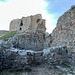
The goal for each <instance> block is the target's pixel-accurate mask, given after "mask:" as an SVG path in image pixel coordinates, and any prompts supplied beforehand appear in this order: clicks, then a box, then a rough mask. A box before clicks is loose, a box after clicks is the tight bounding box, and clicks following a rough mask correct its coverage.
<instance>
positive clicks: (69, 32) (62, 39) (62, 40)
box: [51, 6, 75, 56]
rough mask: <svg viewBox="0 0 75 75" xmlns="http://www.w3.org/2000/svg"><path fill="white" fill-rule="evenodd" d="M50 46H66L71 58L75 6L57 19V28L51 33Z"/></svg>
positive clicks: (74, 48)
mask: <svg viewBox="0 0 75 75" xmlns="http://www.w3.org/2000/svg"><path fill="white" fill-rule="evenodd" d="M51 35H52V39H53V42H52V46H57V45H62V46H67V48H68V53H69V55H70V56H71V55H72V53H73V51H75V6H72V7H71V9H69V10H68V11H67V12H65V13H64V14H63V15H62V16H61V17H59V19H58V22H57V26H56V28H55V29H54V30H53V32H52V34H51Z"/></svg>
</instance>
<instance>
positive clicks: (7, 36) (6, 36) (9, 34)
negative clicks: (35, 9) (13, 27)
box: [0, 31, 16, 41]
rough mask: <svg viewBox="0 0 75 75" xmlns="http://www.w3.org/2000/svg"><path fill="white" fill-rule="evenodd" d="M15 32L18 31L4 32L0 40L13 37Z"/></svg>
mask: <svg viewBox="0 0 75 75" xmlns="http://www.w3.org/2000/svg"><path fill="white" fill-rule="evenodd" d="M15 34H16V31H14V32H9V33H6V34H3V35H1V36H0V40H5V41H7V40H8V39H9V38H10V37H13V36H14V35H15Z"/></svg>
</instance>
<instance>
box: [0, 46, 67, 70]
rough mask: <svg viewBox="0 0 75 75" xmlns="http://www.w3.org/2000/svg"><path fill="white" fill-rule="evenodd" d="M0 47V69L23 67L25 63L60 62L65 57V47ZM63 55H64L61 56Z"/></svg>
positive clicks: (29, 64)
mask: <svg viewBox="0 0 75 75" xmlns="http://www.w3.org/2000/svg"><path fill="white" fill-rule="evenodd" d="M1 49H3V48H0V70H1V69H4V68H12V69H23V68H25V67H26V66H27V65H28V66H31V65H40V64H42V63H49V64H55V65H57V64H62V63H63V62H64V61H65V60H66V57H67V53H66V50H67V48H66V47H55V48H54V47H53V48H49V49H44V50H43V51H33V50H25V49H24V50H23V49H22V50H20V49H17V48H10V49H5V48H4V49H3V50H1ZM63 55H64V56H63Z"/></svg>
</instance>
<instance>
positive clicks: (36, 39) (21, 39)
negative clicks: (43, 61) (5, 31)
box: [8, 32, 44, 51]
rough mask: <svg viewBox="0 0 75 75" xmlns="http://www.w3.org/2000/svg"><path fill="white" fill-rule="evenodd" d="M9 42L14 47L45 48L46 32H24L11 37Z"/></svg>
mask: <svg viewBox="0 0 75 75" xmlns="http://www.w3.org/2000/svg"><path fill="white" fill-rule="evenodd" d="M8 44H9V45H10V46H13V47H15V48H16V47H17V48H20V49H26V50H38V51H39V50H43V48H44V33H42V32H37V33H35V32H24V33H19V34H17V35H16V36H14V37H12V38H10V39H9V41H8Z"/></svg>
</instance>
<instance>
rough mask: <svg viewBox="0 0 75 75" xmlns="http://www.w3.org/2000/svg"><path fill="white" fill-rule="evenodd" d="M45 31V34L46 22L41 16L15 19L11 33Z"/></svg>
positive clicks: (11, 23) (12, 22)
mask: <svg viewBox="0 0 75 75" xmlns="http://www.w3.org/2000/svg"><path fill="white" fill-rule="evenodd" d="M30 30H33V31H37V30H38V31H39V30H41V31H43V32H45V30H46V27H45V20H44V19H42V15H41V14H37V15H34V16H28V17H22V19H14V20H12V21H11V22H10V27H9V32H11V31H18V32H19V31H20V32H23V31H30Z"/></svg>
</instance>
